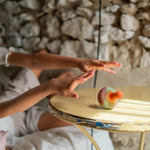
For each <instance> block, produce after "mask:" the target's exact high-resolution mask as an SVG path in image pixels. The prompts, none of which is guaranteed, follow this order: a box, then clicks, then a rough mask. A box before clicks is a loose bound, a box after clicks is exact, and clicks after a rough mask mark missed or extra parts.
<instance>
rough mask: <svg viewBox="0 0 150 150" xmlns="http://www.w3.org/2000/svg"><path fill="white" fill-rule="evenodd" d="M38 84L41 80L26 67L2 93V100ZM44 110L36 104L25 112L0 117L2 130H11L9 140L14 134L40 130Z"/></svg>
mask: <svg viewBox="0 0 150 150" xmlns="http://www.w3.org/2000/svg"><path fill="white" fill-rule="evenodd" d="M38 85H39V81H38V80H37V78H36V77H35V75H34V74H33V72H32V71H30V70H29V69H27V68H24V69H22V70H21V71H20V72H19V74H18V75H17V76H16V78H15V79H14V80H13V81H11V82H10V83H9V85H8V87H7V88H6V89H5V91H4V92H3V93H2V94H1V95H0V102H4V101H7V100H11V99H13V98H15V97H17V96H19V95H20V94H22V93H24V92H26V91H27V90H29V89H31V88H33V87H35V86H38ZM44 112H46V111H45V110H43V109H42V108H40V107H38V106H34V107H32V108H30V109H28V110H27V111H25V112H20V113H16V114H13V115H11V116H9V117H5V118H3V119H0V130H5V131H9V132H8V134H7V139H9V140H11V138H12V137H13V136H12V135H14V136H22V135H26V134H28V133H33V132H35V131H38V128H37V124H38V120H39V117H40V116H41V114H43V113H44ZM9 140H8V141H9Z"/></svg>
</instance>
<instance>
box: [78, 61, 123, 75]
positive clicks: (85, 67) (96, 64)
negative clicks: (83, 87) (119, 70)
mask: <svg viewBox="0 0 150 150" xmlns="http://www.w3.org/2000/svg"><path fill="white" fill-rule="evenodd" d="M121 66H122V64H119V63H118V62H114V61H101V60H82V61H81V62H80V63H79V65H78V67H79V69H80V70H81V71H84V72H86V71H89V70H91V69H94V70H103V71H106V72H109V73H115V71H113V70H111V69H110V68H115V67H121Z"/></svg>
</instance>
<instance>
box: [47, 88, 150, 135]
mask: <svg viewBox="0 0 150 150" xmlns="http://www.w3.org/2000/svg"><path fill="white" fill-rule="evenodd" d="M113 88H114V89H115V90H120V91H122V92H123V93H124V97H123V99H121V100H120V101H119V102H118V104H117V107H115V108H114V109H113V110H105V109H102V108H101V107H100V105H99V103H98V101H97V94H98V91H99V90H100V89H101V88H96V89H93V88H91V89H82V90H78V91H77V93H78V94H79V96H80V98H79V99H74V98H63V97H60V96H55V97H53V98H52V99H51V100H50V103H51V105H52V107H54V108H56V109H57V110H59V111H61V112H64V113H67V114H70V115H73V116H77V117H81V118H84V119H90V120H94V121H95V120H96V121H97V122H100V123H102V124H106V125H107V124H109V125H110V124H111V126H114V127H115V130H118V131H130V132H131V131H133V132H134V131H136V132H137V131H140V132H143V131H150V87H113Z"/></svg>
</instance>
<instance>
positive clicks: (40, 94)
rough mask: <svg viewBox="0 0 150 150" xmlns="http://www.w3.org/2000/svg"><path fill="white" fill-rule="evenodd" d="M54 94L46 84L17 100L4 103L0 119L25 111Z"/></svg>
mask: <svg viewBox="0 0 150 150" xmlns="http://www.w3.org/2000/svg"><path fill="white" fill-rule="evenodd" d="M52 93H53V90H52V89H50V88H49V87H47V83H44V84H42V85H40V86H37V87H35V88H33V89H31V90H29V91H28V92H26V93H24V94H22V95H20V96H18V97H17V98H14V99H12V100H10V101H7V102H3V103H1V104H0V118H3V117H6V116H9V115H12V114H14V113H17V112H21V111H24V110H26V109H28V108H30V107H32V106H33V105H35V104H36V103H38V102H39V101H40V100H41V99H43V98H44V97H46V96H48V95H50V94H52Z"/></svg>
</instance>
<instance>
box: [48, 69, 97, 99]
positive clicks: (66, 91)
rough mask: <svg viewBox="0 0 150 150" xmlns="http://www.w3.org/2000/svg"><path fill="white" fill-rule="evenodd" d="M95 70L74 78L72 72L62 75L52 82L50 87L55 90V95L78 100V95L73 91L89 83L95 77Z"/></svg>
mask: <svg viewBox="0 0 150 150" xmlns="http://www.w3.org/2000/svg"><path fill="white" fill-rule="evenodd" d="M94 72H95V71H94V70H91V71H88V72H86V73H83V74H81V75H78V76H73V74H72V72H65V73H62V74H61V75H60V76H59V77H58V78H55V79H52V80H50V86H52V88H53V90H54V94H57V95H61V96H63V97H75V98H78V97H79V96H78V94H77V93H74V92H73V90H74V89H75V88H76V87H77V86H78V85H79V84H82V83H84V82H85V81H87V80H88V79H89V78H91V77H92V76H93V75H94Z"/></svg>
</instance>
